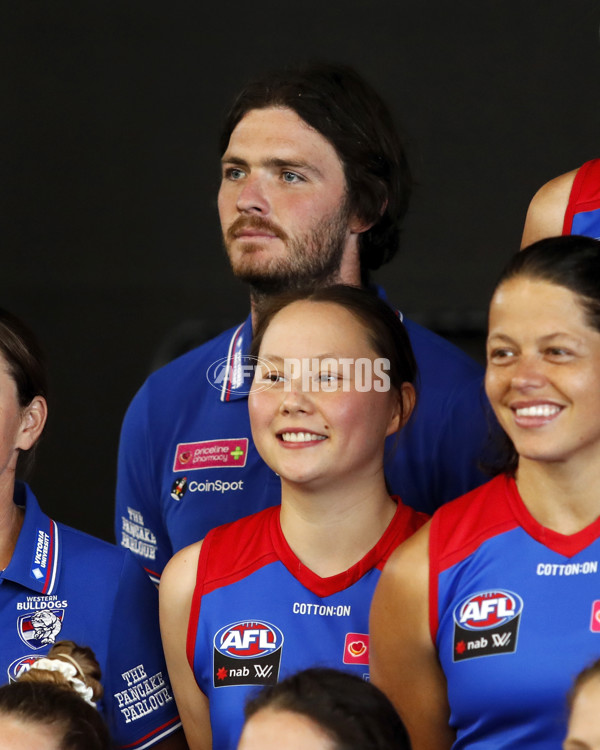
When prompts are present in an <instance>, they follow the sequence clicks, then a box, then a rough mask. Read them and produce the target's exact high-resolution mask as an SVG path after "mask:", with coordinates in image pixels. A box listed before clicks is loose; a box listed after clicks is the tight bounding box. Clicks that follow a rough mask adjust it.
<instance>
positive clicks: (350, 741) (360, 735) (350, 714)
mask: <svg viewBox="0 0 600 750" xmlns="http://www.w3.org/2000/svg"><path fill="white" fill-rule="evenodd" d="M245 715H246V722H245V724H244V729H243V731H242V736H241V738H240V742H239V745H238V750H309V749H310V750H410V743H409V741H408V735H407V734H406V729H405V728H404V725H403V724H402V720H401V719H400V717H399V716H398V713H397V712H396V710H395V708H394V707H393V706H392V704H391V703H390V701H389V700H388V698H387V697H386V696H385V695H384V693H382V692H381V690H379V689H378V688H376V687H375V685H373V684H372V683H371V682H368V681H367V680H363V679H362V678H361V677H357V676H356V675H352V674H348V673H347V672H341V671H339V670H336V669H324V668H318V667H314V668H312V669H305V670H304V671H302V672H297V673H296V674H294V675H292V676H291V677H287V678H286V679H285V680H283V681H282V682H279V683H277V684H276V685H271V686H269V687H266V688H264V690H262V691H261V692H260V693H259V694H258V695H257V696H256V697H255V698H253V699H252V700H250V701H249V702H248V703H247V704H246V708H245Z"/></svg>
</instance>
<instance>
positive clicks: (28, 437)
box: [17, 396, 48, 451]
mask: <svg viewBox="0 0 600 750" xmlns="http://www.w3.org/2000/svg"><path fill="white" fill-rule="evenodd" d="M47 417H48V404H47V403H46V399H45V398H44V397H43V396H35V398H33V399H32V400H31V403H29V404H27V406H26V407H25V408H24V409H23V411H22V415H21V426H20V428H19V436H18V441H17V448H20V449H21V450H24V451H26V450H29V449H30V448H31V447H33V446H34V445H35V443H36V442H37V440H38V438H39V436H40V435H41V434H42V432H43V430H44V425H45V424H46V419H47Z"/></svg>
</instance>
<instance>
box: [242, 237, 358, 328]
mask: <svg viewBox="0 0 600 750" xmlns="http://www.w3.org/2000/svg"><path fill="white" fill-rule="evenodd" d="M333 284H347V285H349V286H362V284H361V270H360V260H359V255H358V248H356V250H354V251H352V252H348V251H345V252H344V255H343V257H342V262H341V265H340V267H339V269H338V271H337V273H336V274H335V276H332V277H330V278H329V279H328V280H327V281H326V282H322V283H321V284H320V286H332V285H333ZM291 291H294V287H290V288H288V289H285V290H284V289H282V290H280V291H279V292H276V293H270V292H265V291H262V290H259V289H256V288H251V289H250V310H251V312H252V329H253V330H254V329H255V327H256V319H257V317H258V314H259V312H260V309H261V308H262V307H264V306H265V305H268V304H269V302H270V300H271V299H273V298H275V297H276V296H277V295H278V293H279V294H285V293H286V292H291Z"/></svg>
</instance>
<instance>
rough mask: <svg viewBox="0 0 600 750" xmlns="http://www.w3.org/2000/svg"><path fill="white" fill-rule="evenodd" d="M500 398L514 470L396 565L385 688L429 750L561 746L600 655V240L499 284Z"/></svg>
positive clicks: (536, 255) (495, 382)
mask: <svg viewBox="0 0 600 750" xmlns="http://www.w3.org/2000/svg"><path fill="white" fill-rule="evenodd" d="M487 361H488V364H487V372H486V381H485V382H486V392H487V395H488V398H489V400H490V403H491V405H492V407H493V409H494V412H495V414H496V416H497V418H498V421H499V423H500V425H501V426H502V428H503V430H504V432H505V433H506V436H507V443H506V461H505V463H504V466H503V470H502V471H501V473H499V475H498V476H496V477H495V478H494V479H493V480H492V481H491V482H488V483H487V484H486V485H484V486H483V487H481V488H479V489H477V490H475V491H473V492H471V493H469V494H467V495H465V496H463V497H462V498H460V499H458V500H455V501H453V502H452V503H450V504H449V505H447V506H445V507H444V508H441V509H440V511H439V512H437V513H436V514H435V515H434V517H433V519H432V521H431V522H430V524H428V525H427V526H426V527H424V528H423V529H422V530H420V531H419V532H418V533H417V534H416V535H415V536H414V537H413V538H412V539H410V540H408V542H407V543H406V544H405V545H403V546H402V547H401V548H400V549H399V550H398V551H397V552H396V553H395V554H394V555H393V556H392V557H391V558H390V560H389V563H388V565H387V566H386V568H385V569H384V572H383V574H382V577H381V580H380V583H379V586H378V588H377V591H376V593H375V597H374V600H373V607H372V612H371V657H372V675H373V680H374V682H375V683H376V684H377V685H379V686H380V687H381V688H382V689H383V690H384V691H385V692H386V693H387V694H388V696H389V697H390V698H391V700H392V702H393V703H394V704H395V705H396V707H397V709H398V710H399V712H400V715H401V716H402V718H403V719H404V722H405V724H406V725H407V728H408V730H409V734H410V736H411V740H412V743H413V747H414V749H415V750H434V749H435V750H443V749H444V748H450V747H452V748H454V749H455V750H457V749H462V748H467V747H468V748H470V749H471V748H473V749H476V748H477V749H480V748H490V750H491V748H500V747H510V748H513V749H519V748H523V750H525V748H527V750H552V749H553V748H554V749H555V750H559V748H560V747H561V745H562V740H563V738H564V736H565V719H564V713H565V712H564V705H565V698H566V694H567V692H568V690H569V686H570V685H571V683H572V680H573V679H574V677H575V675H576V674H577V673H578V672H579V671H580V670H581V669H582V667H583V666H585V665H586V664H587V663H589V662H590V661H591V660H592V659H594V658H595V657H597V655H598V652H599V649H600V641H599V640H598V639H599V638H600V618H599V609H598V598H599V597H598V585H597V579H598V560H599V558H600V518H599V517H600V500H599V498H600V242H598V241H596V240H593V239H589V238H586V237H579V236H574V235H572V236H564V237H558V238H551V239H547V240H542V241H540V242H538V243H535V244H534V245H531V246H530V247H528V248H526V249H525V250H523V251H522V252H520V253H518V254H517V255H516V256H514V257H513V259H512V260H511V261H510V263H509V264H508V266H507V268H506V270H505V271H504V273H503V275H502V277H501V279H500V282H499V283H498V285H497V287H496V290H495V292H494V295H493V298H492V302H491V306H490V315H489V333H488V341H487Z"/></svg>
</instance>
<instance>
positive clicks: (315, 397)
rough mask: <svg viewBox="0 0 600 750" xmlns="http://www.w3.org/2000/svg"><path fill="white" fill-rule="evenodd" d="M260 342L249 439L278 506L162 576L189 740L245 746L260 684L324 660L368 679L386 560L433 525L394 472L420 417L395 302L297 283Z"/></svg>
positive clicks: (265, 317) (197, 744)
mask: <svg viewBox="0 0 600 750" xmlns="http://www.w3.org/2000/svg"><path fill="white" fill-rule="evenodd" d="M252 353H253V354H254V355H255V356H257V357H258V359H259V366H258V368H257V371H256V374H255V379H254V385H253V389H252V392H251V394H250V399H249V409H250V421H251V424H252V434H253V438H254V443H255V445H256V447H257V449H258V450H259V452H260V454H261V456H262V457H263V458H264V460H265V461H266V462H267V464H268V465H269V466H270V467H271V468H272V469H273V470H274V471H276V472H277V473H278V474H279V476H280V478H281V506H280V507H279V506H277V507H273V508H269V509H267V510H265V511H262V512H260V513H257V514H254V515H253V516H250V517H248V518H245V519H242V520H240V521H237V522H235V523H233V524H229V525H227V526H222V527H219V528H218V529H215V530H213V531H211V532H210V533H209V534H208V535H207V536H206V538H205V539H204V541H203V542H201V543H200V542H199V543H197V544H195V545H192V546H191V547H188V548H186V549H184V550H182V551H181V552H179V553H178V554H177V555H176V556H175V557H174V558H173V560H172V561H171V562H170V563H169V565H168V566H167V568H166V570H165V573H164V575H163V578H162V580H161V585H160V598H161V624H162V628H163V639H164V644H165V652H166V654H167V662H168V665H169V672H170V675H171V679H172V681H173V687H174V690H175V694H176V699H177V703H178V706H179V709H180V712H181V714H182V718H183V722H184V728H185V732H186V737H187V739H188V742H189V744H190V748H191V749H192V750H204V749H205V748H206V749H208V748H210V747H211V739H212V743H213V744H212V747H214V748H215V749H219V750H221V749H223V748H235V746H236V744H237V740H238V737H239V733H240V731H241V728H242V724H243V718H244V714H243V708H244V703H245V700H246V698H247V696H248V695H249V693H250V692H252V691H253V690H255V687H256V686H257V685H267V684H274V683H276V682H277V681H278V679H282V678H283V677H285V676H287V675H290V674H293V673H295V672H297V671H299V670H301V669H304V668H307V667H310V666H314V665H317V664H318V665H320V666H329V667H333V668H339V669H345V670H347V671H349V672H353V673H354V674H356V675H358V676H360V677H365V676H367V675H368V655H369V636H368V612H369V606H370V603H371V597H372V594H373V590H374V588H375V584H376V582H377V579H378V578H379V574H380V570H381V568H382V566H383V564H384V562H385V560H386V559H387V558H388V556H389V555H390V554H391V552H392V551H393V550H394V549H395V548H396V547H397V546H398V545H399V544H400V543H401V542H402V541H404V540H405V539H406V538H407V537H408V536H410V535H411V534H412V533H413V532H414V531H416V529H417V528H419V526H421V525H422V524H423V523H424V521H425V517H424V516H423V515H422V514H420V513H416V512H415V511H413V510H412V509H410V508H408V507H406V506H404V505H403V504H402V503H401V501H400V500H399V498H397V497H390V495H389V493H388V491H387V487H386V482H385V476H384V447H385V439H386V437H387V436H388V435H390V434H392V433H394V432H396V431H397V430H399V429H401V428H402V426H403V425H404V424H405V423H406V421H407V420H408V419H409V417H410V414H411V412H412V409H413V406H414V402H415V387H414V383H415V380H416V365H415V361H414V357H413V353H412V349H411V346H410V342H409V340H408V336H407V334H406V331H405V330H404V327H403V325H402V323H401V322H400V320H399V318H398V316H397V315H396V314H395V313H394V311H393V310H392V309H391V308H390V307H388V306H387V305H386V304H385V303H384V302H382V301H381V300H380V299H379V298H377V297H376V296H375V295H373V294H371V293H369V292H366V291H364V290H362V289H358V288H355V287H346V286H332V287H328V288H325V289H320V290H318V291H314V292H308V293H307V292H304V293H302V292H300V293H294V294H289V295H286V296H284V297H282V298H280V299H277V300H276V301H275V302H273V303H272V304H271V305H270V306H269V308H268V309H266V310H264V311H263V313H262V316H261V318H260V320H259V323H258V326H257V329H256V334H255V339H254V343H253V349H252ZM186 646H187V648H186Z"/></svg>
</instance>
